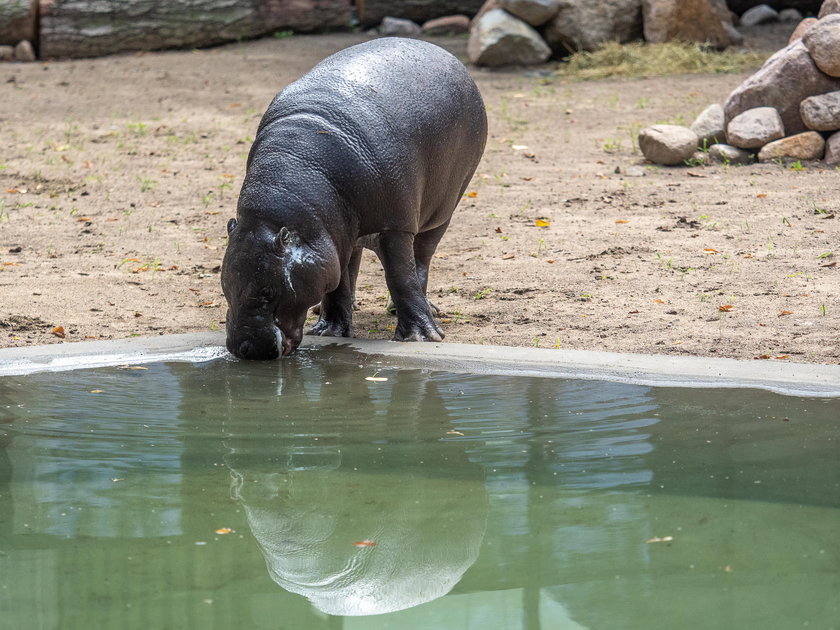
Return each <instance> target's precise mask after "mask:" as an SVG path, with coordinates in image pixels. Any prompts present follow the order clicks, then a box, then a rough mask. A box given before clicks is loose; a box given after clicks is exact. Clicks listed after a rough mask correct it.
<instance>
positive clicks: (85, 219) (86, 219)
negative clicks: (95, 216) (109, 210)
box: [76, 217, 90, 222]
mask: <svg viewBox="0 0 840 630" xmlns="http://www.w3.org/2000/svg"><path fill="white" fill-rule="evenodd" d="M76 221H82V222H85V221H90V217H79V218H78V219H76Z"/></svg>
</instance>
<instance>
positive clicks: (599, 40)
mask: <svg viewBox="0 0 840 630" xmlns="http://www.w3.org/2000/svg"><path fill="white" fill-rule="evenodd" d="M641 2H642V0H599V1H598V2H582V1H580V0H560V2H559V6H558V10H557V14H556V15H555V16H554V18H553V19H552V20H551V21H550V22H548V24H547V25H546V27H545V32H544V35H545V40H546V41H547V42H548V45H549V46H551V48H552V49H554V50H555V51H557V52H560V53H564V52H576V51H579V50H597V49H598V48H600V47H601V46H603V45H604V44H605V43H607V42H619V43H620V44H623V43H626V42H629V41H633V40H636V39H639V38H641V36H642V6H641Z"/></svg>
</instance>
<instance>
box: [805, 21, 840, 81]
mask: <svg viewBox="0 0 840 630" xmlns="http://www.w3.org/2000/svg"><path fill="white" fill-rule="evenodd" d="M802 43H803V44H805V48H807V49H808V53H810V55H811V59H813V60H814V63H815V64H817V68H819V69H820V70H822V71H823V72H825V73H826V74H827V75H829V76H832V77H840V14H836V13H833V14H831V15H827V16H825V17H824V18H822V19H821V20H819V21H818V22H817V23H816V24H814V25H813V26H812V27H811V28H809V29H808V30H807V31H806V32H805V34H804V35H803V36H802Z"/></svg>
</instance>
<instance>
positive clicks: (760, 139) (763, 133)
mask: <svg viewBox="0 0 840 630" xmlns="http://www.w3.org/2000/svg"><path fill="white" fill-rule="evenodd" d="M784 135H785V127H784V124H783V123H782V117H781V116H779V112H777V111H776V109H775V108H773V107H756V108H754V109H748V110H747V111H745V112H743V113H741V114H738V115H737V116H735V118H733V119H732V120H731V121H729V124H728V125H727V126H726V138H727V140H728V141H729V144H732V145H734V146H736V147H738V148H739V149H758V148H759V147H762V146H764V145H765V144H767V143H768V142H772V141H773V140H778V139H779V138H783V137H784Z"/></svg>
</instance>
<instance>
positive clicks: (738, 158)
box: [709, 144, 754, 165]
mask: <svg viewBox="0 0 840 630" xmlns="http://www.w3.org/2000/svg"><path fill="white" fill-rule="evenodd" d="M709 158H710V159H711V160H714V161H715V162H722V163H723V164H738V165H742V164H752V162H753V161H754V160H753V158H754V155H753V154H752V153H750V152H749V151H745V150H744V149H739V148H738V147H733V146H732V145H731V144H713V145H712V146H710V147H709Z"/></svg>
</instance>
